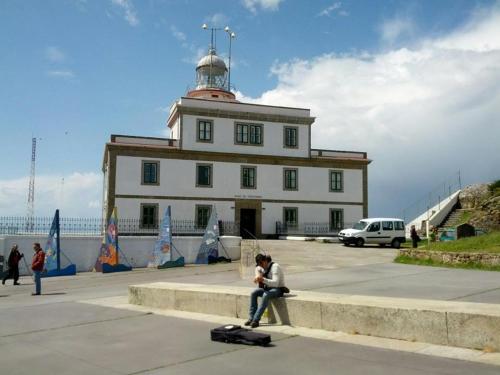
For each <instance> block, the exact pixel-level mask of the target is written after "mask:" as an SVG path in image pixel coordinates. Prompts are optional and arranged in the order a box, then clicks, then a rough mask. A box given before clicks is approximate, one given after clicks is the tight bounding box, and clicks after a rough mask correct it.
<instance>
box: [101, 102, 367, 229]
mask: <svg viewBox="0 0 500 375" xmlns="http://www.w3.org/2000/svg"><path fill="white" fill-rule="evenodd" d="M313 122H314V118H313V117H311V116H310V111H309V110H308V109H300V108H285V107H274V106H263V105H254V104H246V103H239V102H237V101H235V100H210V99H206V98H205V99H199V98H181V99H180V100H178V101H177V102H176V103H174V104H173V106H172V108H171V111H170V115H169V119H168V121H167V125H168V126H169V127H170V129H171V137H172V139H163V138H147V137H128V136H119V135H113V136H112V137H111V138H112V139H111V142H110V143H108V144H107V145H106V151H105V157H104V165H103V172H104V173H105V178H104V181H106V185H105V197H104V199H103V202H104V204H105V206H106V207H105V211H106V215H109V214H110V212H111V210H112V208H113V207H117V208H118V212H119V216H120V217H122V218H136V219H138V220H143V218H144V217H145V216H147V215H151V213H153V214H154V216H155V217H154V220H155V225H156V223H157V222H158V221H159V220H160V218H161V217H162V216H163V212H164V210H165V209H166V207H167V206H168V205H170V206H171V207H172V217H173V219H174V220H191V221H195V220H199V218H198V216H199V212H200V210H201V209H203V208H200V206H205V207H206V206H212V207H216V209H217V213H218V217H219V220H223V221H229V222H238V223H240V224H241V225H244V226H245V227H246V229H249V231H250V232H251V233H252V235H256V236H257V237H267V236H273V235H276V234H277V228H278V227H279V228H281V229H282V228H283V224H284V222H285V221H289V220H288V219H290V217H292V219H291V220H293V222H289V223H288V224H290V225H288V228H287V229H290V228H291V229H294V230H295V231H298V232H301V231H302V232H305V234H308V233H307V232H308V230H309V229H308V228H312V227H315V229H313V231H314V230H318V228H320V230H321V233H322V234H328V233H330V234H333V233H335V232H337V231H338V229H339V228H337V227H338V226H339V225H342V227H343V226H345V225H348V224H350V223H353V222H356V221H358V220H360V219H361V218H363V217H366V216H367V204H368V203H367V199H368V197H367V166H368V164H369V163H370V160H368V159H367V157H366V153H363V152H352V151H349V152H344V151H333V150H315V149H311V147H310V142H311V126H312V124H313ZM200 129H202V131H201V132H200ZM245 131H246V132H248V134H246V135H245V134H244V132H245ZM251 132H253V133H251ZM251 135H252V136H251ZM200 137H201V138H200ZM245 137H246V138H245ZM243 141H246V142H244V143H242V142H243ZM145 168H153V169H154V173H153V174H154V176H153V177H154V178H153V180H148V181H146V182H145V179H146V178H147V179H150V178H152V177H151V175H149V174H148V173H150V172H145ZM200 168H201V169H200ZM244 168H250V169H251V171H250V172H251V173H254V174H255V175H253V178H252V181H251V182H250V181H249V180H247V179H243V173H244V172H243V169H244ZM148 170H149V169H148ZM200 170H203V171H204V172H203V173H207V176H205V177H202V178H201V179H200V176H199V175H198V174H199V173H202V172H200ZM285 171H287V172H285ZM288 171H291V172H288ZM247 172H248V170H246V171H245V173H247ZM146 175H147V176H146ZM208 176H209V177H208ZM332 176H334V177H335V179H336V180H335V181H336V182H332V178H333V177H332ZM200 181H201V183H200ZM249 184H250V186H249ZM245 185H246V186H245ZM144 210H149V211H147V215H146V211H144ZM285 211H286V214H285ZM290 211H292V212H290ZM332 211H335V212H333V213H332ZM339 212H340V213H339ZM290 215H292V216H290ZM332 215H333V216H332ZM335 215H336V216H335ZM339 215H340V216H339ZM287 218H288V219H287ZM144 220H146V219H144ZM332 220H333V222H334V223H333V224H334V225H333V224H332ZM339 220H341V224H339V223H338V221H339ZM243 223H244V224H243ZM281 229H280V230H281ZM340 229H342V228H340ZM242 234H243V233H242Z"/></svg>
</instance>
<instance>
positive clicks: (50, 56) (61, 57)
mask: <svg viewBox="0 0 500 375" xmlns="http://www.w3.org/2000/svg"><path fill="white" fill-rule="evenodd" d="M45 58H46V59H47V60H49V61H50V62H53V63H61V62H64V61H65V60H66V54H65V53H64V52H63V51H62V50H61V49H60V48H58V47H55V46H50V47H47V48H46V49H45Z"/></svg>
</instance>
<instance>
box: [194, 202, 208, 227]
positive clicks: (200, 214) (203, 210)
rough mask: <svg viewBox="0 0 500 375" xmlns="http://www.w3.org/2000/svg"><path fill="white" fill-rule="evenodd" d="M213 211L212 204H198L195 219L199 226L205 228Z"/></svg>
mask: <svg viewBox="0 0 500 375" xmlns="http://www.w3.org/2000/svg"><path fill="white" fill-rule="evenodd" d="M211 213H212V206H199V205H196V212H195V221H196V227H197V228H205V227H206V226H207V224H208V220H209V219H210V214H211Z"/></svg>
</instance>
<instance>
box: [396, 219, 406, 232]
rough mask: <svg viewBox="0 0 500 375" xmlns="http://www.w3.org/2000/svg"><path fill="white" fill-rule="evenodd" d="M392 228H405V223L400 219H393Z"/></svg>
mask: <svg viewBox="0 0 500 375" xmlns="http://www.w3.org/2000/svg"><path fill="white" fill-rule="evenodd" d="M394 229H396V230H405V223H403V222H402V221H395V222H394Z"/></svg>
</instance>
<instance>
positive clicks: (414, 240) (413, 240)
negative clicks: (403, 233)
mask: <svg viewBox="0 0 500 375" xmlns="http://www.w3.org/2000/svg"><path fill="white" fill-rule="evenodd" d="M410 237H411V246H412V247H413V248H416V247H417V246H418V240H419V239H420V237H419V236H418V234H417V230H416V229H415V225H412V226H411V229H410Z"/></svg>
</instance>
